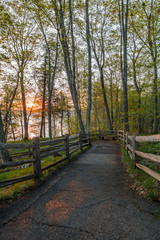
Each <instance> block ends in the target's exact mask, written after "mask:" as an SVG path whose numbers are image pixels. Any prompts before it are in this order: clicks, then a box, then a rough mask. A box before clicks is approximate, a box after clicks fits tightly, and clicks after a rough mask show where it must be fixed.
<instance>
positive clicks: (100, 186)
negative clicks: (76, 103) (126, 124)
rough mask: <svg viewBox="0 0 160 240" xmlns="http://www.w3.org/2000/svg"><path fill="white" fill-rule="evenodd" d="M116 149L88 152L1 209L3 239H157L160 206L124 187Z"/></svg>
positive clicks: (108, 145) (106, 146)
mask: <svg viewBox="0 0 160 240" xmlns="http://www.w3.org/2000/svg"><path fill="white" fill-rule="evenodd" d="M120 158H121V156H120V147H119V145H118V144H117V143H115V142H113V141H97V142H93V145H92V147H91V148H90V149H89V150H88V151H87V152H85V153H84V154H83V155H81V156H80V157H79V158H78V160H76V161H74V162H72V163H71V164H69V165H68V166H66V167H65V168H63V169H62V170H60V171H59V172H58V173H57V174H55V175H54V176H53V178H52V179H50V180H48V181H47V182H46V183H44V184H42V185H41V186H40V187H39V188H38V189H35V190H32V191H31V192H30V193H28V194H25V195H24V197H23V198H22V199H21V200H17V201H16V202H15V203H13V204H10V205H9V206H6V207H3V208H2V209H0V226H1V227H0V239H1V240H14V239H15V240H51V239H52V240H84V239H87V240H95V239H97V240H118V239H119V240H123V239H126V240H135V239H137V240H143V239H144V240H159V239H160V203H159V202H157V203H149V202H147V201H146V200H144V199H141V198H139V197H137V196H136V195H135V194H134V192H132V191H131V190H130V189H129V187H128V186H127V184H126V182H125V179H124V175H123V174H124V172H123V168H122V165H121V161H120V160H121V159H120Z"/></svg>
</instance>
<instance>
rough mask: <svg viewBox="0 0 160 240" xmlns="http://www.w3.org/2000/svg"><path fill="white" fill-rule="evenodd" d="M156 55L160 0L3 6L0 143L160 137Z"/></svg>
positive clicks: (7, 0) (10, 1)
mask: <svg viewBox="0 0 160 240" xmlns="http://www.w3.org/2000/svg"><path fill="white" fill-rule="evenodd" d="M159 50H160V1H156V0H144V1H143V0H137V1H136V0H133V1H129V0H117V1H115V0H108V1H106V0H99V1H96V0H92V1H88V0H84V1H81V0H76V1H73V0H41V1H38V0H2V1H1V4H0V67H1V69H0V89H1V91H0V113H1V114H0V141H1V142H6V141H7V140H11V139H13V140H16V139H21V138H22V139H28V138H31V137H32V133H33V132H32V131H34V130H33V129H31V128H33V125H34V124H35V122H36V124H37V126H38V128H37V129H38V130H36V131H34V135H36V136H40V137H49V139H52V138H54V137H56V136H59V135H64V134H65V133H66V132H67V133H69V134H75V133H78V132H79V131H81V132H82V133H83V134H84V133H88V132H89V131H90V130H102V129H103V130H104V129H106V130H117V129H124V130H125V131H126V130H129V131H131V132H133V131H136V132H139V133H143V132H145V133H158V131H159V129H160V124H159V112H160V84H159V83H160V78H159V66H160V65H159V64H160V54H159V53H160V51H159ZM33 116H34V121H33V119H32V117H33ZM5 154H7V153H5Z"/></svg>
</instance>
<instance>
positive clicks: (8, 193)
mask: <svg viewBox="0 0 160 240" xmlns="http://www.w3.org/2000/svg"><path fill="white" fill-rule="evenodd" d="M21 142H22V141H21ZM23 142H24V141H23ZM27 142H30V141H27ZM86 149H88V147H84V150H83V152H84V151H85V150H86ZM17 152H18V151H17ZM19 152H20V151H19ZM81 153H82V152H81V151H80V150H77V151H76V152H74V153H73V154H72V155H70V157H69V158H68V159H66V160H65V161H63V162H62V163H59V164H57V165H56V166H54V167H51V168H49V169H47V170H45V171H43V174H42V176H41V178H40V179H38V180H34V179H32V180H27V181H24V182H21V183H16V184H13V185H10V186H6V187H3V188H0V203H4V202H6V201H9V202H11V201H13V200H14V199H16V198H18V197H20V196H22V194H24V193H25V192H27V191H29V190H30V189H32V188H35V187H37V186H38V185H39V184H41V183H42V182H43V181H45V180H46V179H48V178H49V177H50V176H51V175H52V174H53V173H54V172H55V171H57V170H59V169H60V168H62V167H63V166H65V165H66V164H67V163H68V162H70V161H73V160H74V159H75V158H76V157H78V156H79V155H80V154H81ZM64 156H65V152H61V153H60V156H57V157H54V156H50V157H47V158H45V159H43V160H42V161H41V167H42V168H43V167H45V166H47V165H49V164H51V163H53V162H55V161H57V160H60V159H62V158H63V157H64ZM26 159H28V157H24V158H23V160H26ZM29 174H33V166H32V164H31V166H29V167H26V168H19V167H14V168H13V167H12V168H6V169H0V181H2V180H7V179H13V178H17V177H21V176H24V175H29Z"/></svg>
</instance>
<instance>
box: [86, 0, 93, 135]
mask: <svg viewBox="0 0 160 240" xmlns="http://www.w3.org/2000/svg"><path fill="white" fill-rule="evenodd" d="M86 39H87V50H88V108H87V117H86V133H87V134H88V133H89V131H90V118H91V106H92V92H91V89H92V69H91V64H92V62H91V44H90V27H89V13H88V0H86Z"/></svg>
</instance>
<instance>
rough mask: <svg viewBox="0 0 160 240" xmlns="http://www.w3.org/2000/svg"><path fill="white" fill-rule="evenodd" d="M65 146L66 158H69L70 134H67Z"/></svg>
mask: <svg viewBox="0 0 160 240" xmlns="http://www.w3.org/2000/svg"><path fill="white" fill-rule="evenodd" d="M64 144H65V148H66V156H67V157H69V134H65V140H64Z"/></svg>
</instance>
